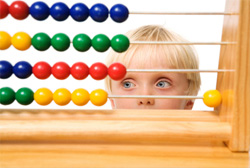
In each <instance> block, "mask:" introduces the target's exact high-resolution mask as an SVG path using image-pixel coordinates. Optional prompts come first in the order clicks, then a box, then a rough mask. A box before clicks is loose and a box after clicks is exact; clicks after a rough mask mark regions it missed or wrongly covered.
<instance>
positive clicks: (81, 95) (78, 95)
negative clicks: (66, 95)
mask: <svg viewBox="0 0 250 168" xmlns="http://www.w3.org/2000/svg"><path fill="white" fill-rule="evenodd" d="M71 99H72V101H73V103H75V104H76V105H78V106H83V105H85V104H87V103H88V102H89V92H88V91H87V90H85V89H76V90H75V91H74V92H73V93H72V95H71Z"/></svg>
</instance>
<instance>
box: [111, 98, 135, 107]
mask: <svg viewBox="0 0 250 168" xmlns="http://www.w3.org/2000/svg"><path fill="white" fill-rule="evenodd" d="M135 105H136V99H115V107H116V108H117V109H136V107H135Z"/></svg>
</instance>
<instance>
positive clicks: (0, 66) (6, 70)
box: [0, 61, 13, 79]
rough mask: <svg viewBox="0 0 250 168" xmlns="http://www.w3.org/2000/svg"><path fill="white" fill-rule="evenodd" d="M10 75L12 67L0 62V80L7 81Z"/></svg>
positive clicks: (7, 63) (6, 62)
mask: <svg viewBox="0 0 250 168" xmlns="http://www.w3.org/2000/svg"><path fill="white" fill-rule="evenodd" d="M12 73H13V71H12V65H11V64H10V63H9V62H8V61H0V79H7V78H9V77H10V76H11V75H12Z"/></svg>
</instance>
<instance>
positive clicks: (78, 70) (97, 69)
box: [0, 61, 127, 80]
mask: <svg viewBox="0 0 250 168" xmlns="http://www.w3.org/2000/svg"><path fill="white" fill-rule="evenodd" d="M126 72H127V70H126V67H125V66H124V65H122V64H120V63H113V64H111V65H110V66H109V67H107V66H106V65H104V64H103V63H100V62H97V63H94V64H93V65H91V67H90V68H89V67H88V66H87V65H86V64H85V63H83V62H77V63H75V64H73V65H72V67H69V65H68V64H66V63H65V62H57V63H55V64H54V65H53V66H52V67H51V66H50V65H49V64H48V63H47V62H37V63H36V64H35V65H34V66H33V67H32V66H31V65H30V64H29V63H28V62H26V61H20V62H17V63H16V64H15V65H14V67H13V66H12V65H11V64H10V63H9V62H8V61H0V79H7V78H9V77H10V76H11V75H12V73H14V74H15V75H16V77H18V78H20V79H26V78H28V77H30V75H31V74H32V73H33V74H34V75H35V77H37V78H38V79H47V78H48V77H49V76H50V75H51V74H53V76H54V77H55V78H56V79H60V80H63V79H66V78H68V77H69V75H70V74H71V75H72V76H73V77H74V78H75V79H77V80H83V79H85V78H86V77H87V76H88V75H89V74H90V76H91V77H92V78H93V79H95V80H102V79H104V78H105V77H106V76H107V75H109V77H110V78H111V79H113V80H121V79H122V78H124V76H125V75H126Z"/></svg>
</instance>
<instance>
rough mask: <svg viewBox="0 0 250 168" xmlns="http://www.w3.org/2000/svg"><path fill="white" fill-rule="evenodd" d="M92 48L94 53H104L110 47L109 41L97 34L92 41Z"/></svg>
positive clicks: (104, 36) (102, 35)
mask: <svg viewBox="0 0 250 168" xmlns="http://www.w3.org/2000/svg"><path fill="white" fill-rule="evenodd" d="M92 46H93V48H94V49H95V50H96V51H99V52H105V51H107V50H108V49H109V47H110V40H109V38H108V37H107V36H106V35H104V34H98V35H96V36H95V37H94V38H93V39H92Z"/></svg>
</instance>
